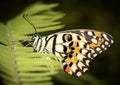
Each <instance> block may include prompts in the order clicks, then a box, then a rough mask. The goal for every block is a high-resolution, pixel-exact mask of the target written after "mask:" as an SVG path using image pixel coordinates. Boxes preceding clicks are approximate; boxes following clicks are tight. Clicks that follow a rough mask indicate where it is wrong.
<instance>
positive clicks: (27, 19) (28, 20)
mask: <svg viewBox="0 0 120 85" xmlns="http://www.w3.org/2000/svg"><path fill="white" fill-rule="evenodd" d="M23 18H24V19H25V20H26V21H27V22H28V23H29V24H31V25H32V27H33V28H34V30H35V33H37V30H36V27H35V26H34V25H33V23H32V22H31V21H30V19H29V15H28V14H23Z"/></svg>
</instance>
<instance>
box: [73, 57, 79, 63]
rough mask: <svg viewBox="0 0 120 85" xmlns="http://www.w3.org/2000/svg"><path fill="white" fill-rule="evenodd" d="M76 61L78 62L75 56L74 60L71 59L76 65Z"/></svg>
mask: <svg viewBox="0 0 120 85" xmlns="http://www.w3.org/2000/svg"><path fill="white" fill-rule="evenodd" d="M77 61H78V58H77V57H76V56H75V57H74V58H73V63H75V64H76V63H77Z"/></svg>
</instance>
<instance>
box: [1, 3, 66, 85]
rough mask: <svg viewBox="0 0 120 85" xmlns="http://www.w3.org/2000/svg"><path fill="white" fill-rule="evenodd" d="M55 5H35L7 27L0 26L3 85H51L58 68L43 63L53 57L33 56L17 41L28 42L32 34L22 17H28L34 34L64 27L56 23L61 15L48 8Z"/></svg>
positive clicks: (52, 63)
mask: <svg viewBox="0 0 120 85" xmlns="http://www.w3.org/2000/svg"><path fill="white" fill-rule="evenodd" d="M57 5H58V4H43V3H36V4H33V5H32V6H29V7H28V8H26V9H25V10H24V11H23V13H21V14H19V15H18V16H17V17H15V18H14V19H12V20H9V21H8V22H7V24H2V23H0V30H1V31H0V50H1V53H0V78H2V82H3V83H4V84H5V85H52V84H53V82H52V81H51V79H52V77H51V76H52V75H54V74H55V73H57V70H59V69H60V68H61V67H60V64H59V63H58V62H56V61H54V60H50V59H46V58H48V57H56V56H54V55H49V54H43V53H36V52H33V48H32V47H25V46H23V45H22V44H21V42H20V40H26V41H27V40H30V39H31V38H30V37H32V36H27V35H32V34H33V33H34V29H33V28H32V26H31V25H30V24H29V23H27V22H26V21H25V20H24V19H23V17H22V15H23V14H24V13H28V14H29V15H30V20H31V21H32V22H33V24H34V25H35V26H36V27H37V28H38V29H37V31H38V32H45V31H50V30H56V29H61V28H62V27H63V26H64V25H61V22H60V21H58V20H59V19H61V18H62V17H63V16H64V14H63V13H60V12H55V11H53V10H52V8H54V7H56V6H57Z"/></svg>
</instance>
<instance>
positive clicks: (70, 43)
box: [25, 18, 113, 76]
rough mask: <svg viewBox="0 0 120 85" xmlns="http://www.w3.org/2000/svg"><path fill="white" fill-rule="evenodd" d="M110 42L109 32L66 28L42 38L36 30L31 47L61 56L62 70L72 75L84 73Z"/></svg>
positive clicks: (111, 39) (111, 41)
mask: <svg viewBox="0 0 120 85" xmlns="http://www.w3.org/2000/svg"><path fill="white" fill-rule="evenodd" d="M25 19H26V18H25ZM27 21H28V20H27ZM28 22H29V21H28ZM29 23H30V22H29ZM30 24H31V23H30ZM33 27H34V25H33ZM34 29H35V31H36V28H35V27H34ZM111 44H113V38H112V36H111V35H110V34H108V33H105V32H101V31H96V30H90V29H74V30H66V31H61V32H57V33H53V34H51V35H48V36H46V37H43V38H41V37H40V35H39V34H38V33H37V31H36V33H35V34H34V37H33V48H34V49H35V50H36V51H37V52H43V53H48V54H54V55H56V56H59V57H62V60H59V61H60V62H62V66H63V70H64V71H65V72H66V73H68V74H70V75H73V76H81V75H82V74H84V73H85V72H86V71H87V70H88V67H89V63H90V62H91V60H92V59H93V58H94V57H96V56H97V55H98V54H100V53H102V52H103V51H104V50H106V49H107V48H108V47H110V46H111Z"/></svg>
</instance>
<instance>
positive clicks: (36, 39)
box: [23, 14, 42, 50]
mask: <svg viewBox="0 0 120 85" xmlns="http://www.w3.org/2000/svg"><path fill="white" fill-rule="evenodd" d="M23 18H24V19H25V20H26V21H27V22H28V23H29V24H30V25H31V26H32V27H33V28H34V31H35V33H34V34H33V36H32V39H33V47H34V48H35V50H37V45H38V43H39V42H40V44H41V42H42V38H41V37H40V35H39V34H38V32H37V30H36V27H35V26H34V24H33V23H32V22H31V21H30V19H29V15H28V14H24V15H23Z"/></svg>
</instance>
